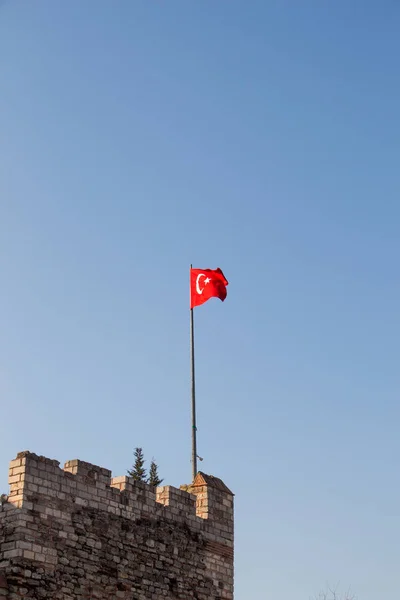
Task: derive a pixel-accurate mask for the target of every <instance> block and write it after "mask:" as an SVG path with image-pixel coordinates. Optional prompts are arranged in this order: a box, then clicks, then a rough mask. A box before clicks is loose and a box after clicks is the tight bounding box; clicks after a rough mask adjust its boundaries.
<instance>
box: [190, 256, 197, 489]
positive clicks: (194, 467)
mask: <svg viewBox="0 0 400 600" xmlns="http://www.w3.org/2000/svg"><path fill="white" fill-rule="evenodd" d="M190 271H192V265H190ZM190 364H191V383H192V480H193V481H194V479H195V477H196V475H197V427H196V382H195V370H194V317H193V308H191V309H190Z"/></svg>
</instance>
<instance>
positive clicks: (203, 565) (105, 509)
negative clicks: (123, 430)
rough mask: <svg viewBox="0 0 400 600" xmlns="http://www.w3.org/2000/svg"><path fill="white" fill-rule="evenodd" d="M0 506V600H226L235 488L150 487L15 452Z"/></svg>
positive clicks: (208, 481) (204, 479) (216, 484)
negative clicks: (7, 490) (4, 499)
mask: <svg viewBox="0 0 400 600" xmlns="http://www.w3.org/2000/svg"><path fill="white" fill-rule="evenodd" d="M9 482H10V495H9V498H8V502H7V503H5V504H3V505H2V507H0V508H1V511H0V598H6V599H8V600H14V599H17V598H37V599H44V600H46V599H50V598H52V599H55V600H86V599H98V600H111V599H112V600H114V599H118V598H121V599H122V600H124V599H125V600H128V599H129V600H161V599H162V600H166V599H171V600H172V599H181V600H190V599H196V600H217V599H218V600H232V599H233V545H234V544H233V541H234V538H233V494H232V493H231V492H230V490H229V489H228V488H227V487H226V486H225V484H224V483H223V482H222V481H221V480H220V479H217V478H215V477H211V476H209V475H205V474H204V473H199V474H198V475H197V477H196V479H195V481H194V483H193V484H192V485H190V486H182V488H181V489H177V488H173V487H171V486H164V487H160V488H157V490H156V491H155V490H154V488H151V487H150V486H148V485H146V484H142V483H138V482H135V481H133V480H132V479H131V478H129V477H114V478H112V477H111V472H110V471H108V470H107V469H103V468H101V467H98V466H96V465H91V464H90V463H86V462H83V461H78V460H74V461H69V462H68V463H66V465H65V467H64V470H63V469H60V467H59V462H58V461H54V460H51V459H48V458H45V457H41V456H37V455H35V454H32V453H30V452H21V453H20V454H18V456H17V458H16V459H15V460H14V461H12V462H11V464H10V472H9Z"/></svg>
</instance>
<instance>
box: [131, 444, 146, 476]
mask: <svg viewBox="0 0 400 600" xmlns="http://www.w3.org/2000/svg"><path fill="white" fill-rule="evenodd" d="M134 456H135V463H134V465H133V467H132V469H131V470H130V471H128V475H129V477H132V478H133V479H134V480H135V481H144V482H146V481H147V478H146V469H145V468H144V462H145V461H144V456H143V450H142V448H135V452H134Z"/></svg>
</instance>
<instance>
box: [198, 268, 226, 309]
mask: <svg viewBox="0 0 400 600" xmlns="http://www.w3.org/2000/svg"><path fill="white" fill-rule="evenodd" d="M227 285H228V281H227V280H226V279H225V275H224V274H223V272H222V271H221V269H215V270H214V271H213V270H212V269H190V308H194V307H195V306H200V304H204V302H207V300H209V299H210V298H214V297H215V298H219V299H220V300H222V301H224V300H225V298H226V294H227V291H226V286H227Z"/></svg>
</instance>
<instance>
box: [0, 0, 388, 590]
mask: <svg viewBox="0 0 400 600" xmlns="http://www.w3.org/2000/svg"><path fill="white" fill-rule="evenodd" d="M399 31H400V4H399V3H398V2H397V1H395V0H383V1H382V2H377V1H374V2H373V1H372V0H335V1H334V0H324V1H322V0H302V1H300V0H274V1H273V0H253V1H252V2H245V1H244V0H241V1H239V0H229V1H228V0H213V1H211V0H135V1H134V0H118V2H117V1H112V0H108V1H106V0H96V1H94V0H92V1H90V0H86V2H82V1H78V0H76V1H74V2H71V1H70V2H61V1H57V2H56V1H54V0H36V1H33V0H14V1H12V0H2V1H1V3H0V209H1V210H0V276H1V294H0V311H1V319H0V394H1V409H0V410H1V423H0V458H1V464H0V475H1V481H2V482H3V484H2V488H5V489H6V475H7V465H8V461H9V460H10V459H12V458H13V457H14V455H15V454H16V453H17V452H18V451H20V450H24V449H29V450H31V451H34V452H36V453H39V454H44V455H46V456H50V457H52V458H57V459H58V460H60V461H61V462H62V463H63V462H64V461H65V460H68V459H72V458H78V457H79V458H81V459H83V460H87V461H90V462H94V463H96V464H100V465H102V466H105V467H108V468H110V469H112V470H113V473H114V474H115V475H121V474H124V473H125V471H126V469H127V468H128V467H130V466H131V463H132V452H133V449H134V447H135V446H142V447H143V449H144V452H145V454H146V457H147V458H148V459H151V457H152V456H155V458H156V459H157V461H158V463H159V466H160V470H161V475H162V476H163V477H164V478H165V482H166V483H170V484H173V485H179V484H181V483H184V482H187V481H188V480H189V479H190V373H189V366H190V365H189V311H188V268H189V265H190V263H193V265H194V266H196V267H202V268H205V267H208V268H216V267H221V268H222V269H223V271H224V273H225V275H226V277H227V278H228V280H229V282H230V285H229V289H228V298H227V300H226V302H225V303H224V304H222V303H221V302H219V300H211V301H210V302H208V303H207V304H205V305H204V306H201V307H199V308H198V309H196V313H195V321H196V336H197V337H196V352H197V357H196V366H197V391H198V427H199V431H198V434H199V440H198V442H199V454H200V455H201V456H203V457H204V462H203V463H201V468H202V469H203V470H204V471H206V472H208V473H212V474H214V475H217V476H219V477H221V478H222V479H223V480H224V481H225V482H226V483H227V484H228V486H229V487H231V489H232V490H233V491H234V492H235V494H236V599H237V600H248V599H249V598H251V599H260V600H264V599H269V598H273V599H274V600H293V599H294V598H296V599H304V600H308V598H309V597H310V595H312V594H313V593H316V592H317V591H318V589H319V588H321V587H323V586H324V585H325V583H326V582H330V583H336V582H341V584H342V586H343V587H348V586H349V585H351V586H352V588H353V589H354V591H355V592H357V593H358V595H359V598H360V600H376V599H377V598H384V597H386V598H394V597H395V596H396V595H398V577H397V575H398V571H399V562H400V546H399V534H400V440H399V418H400V410H399V387H400V375H399V351H400V322H399V306H400V284H399V275H398V264H399V253H400V236H399V233H400V202H399V194H400V174H399V173H400V169H399V161H400V155H399V150H400V122H399V110H400V109H399V107H400V69H399V59H400V35H399Z"/></svg>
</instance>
